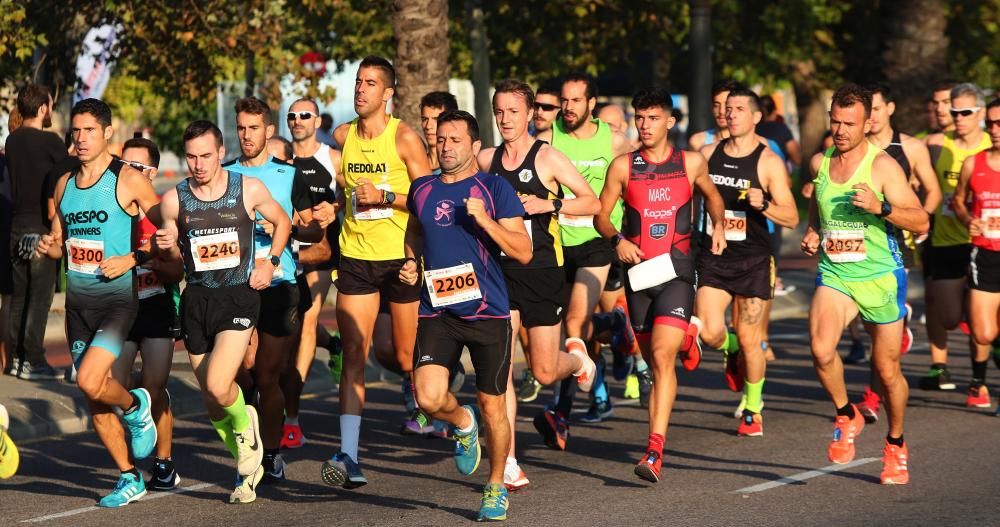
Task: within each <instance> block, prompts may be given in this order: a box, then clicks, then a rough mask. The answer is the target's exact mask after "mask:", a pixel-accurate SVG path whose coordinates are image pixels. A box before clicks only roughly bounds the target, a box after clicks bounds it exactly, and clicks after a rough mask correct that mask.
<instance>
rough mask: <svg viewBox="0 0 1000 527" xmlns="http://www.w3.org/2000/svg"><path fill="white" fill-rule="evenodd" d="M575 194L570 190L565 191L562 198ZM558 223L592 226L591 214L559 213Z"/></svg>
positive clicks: (571, 196)
mask: <svg viewBox="0 0 1000 527" xmlns="http://www.w3.org/2000/svg"><path fill="white" fill-rule="evenodd" d="M575 197H576V196H575V195H573V193H572V192H570V191H568V190H567V191H566V192H565V198H564V199H573V198H575ZM559 225H562V226H564V227H590V228H593V227H594V217H593V216H574V215H572V214H563V213H562V212H560V213H559Z"/></svg>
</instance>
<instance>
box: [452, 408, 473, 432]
mask: <svg viewBox="0 0 1000 527" xmlns="http://www.w3.org/2000/svg"><path fill="white" fill-rule="evenodd" d="M463 409H464V410H465V411H466V412H469V419H471V422H470V423H469V426H468V427H467V428H458V429H456V430H455V431H456V432H458V433H459V434H462V435H464V436H467V435H469V434H471V433H472V427H473V426H475V425H476V414H474V413H472V412H471V411H470V410H469V409H468V408H463Z"/></svg>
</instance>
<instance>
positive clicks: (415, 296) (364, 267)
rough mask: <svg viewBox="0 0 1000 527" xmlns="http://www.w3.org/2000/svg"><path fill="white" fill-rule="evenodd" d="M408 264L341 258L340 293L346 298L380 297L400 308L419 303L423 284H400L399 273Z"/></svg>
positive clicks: (339, 269) (338, 283) (338, 272)
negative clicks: (351, 296)
mask: <svg viewBox="0 0 1000 527" xmlns="http://www.w3.org/2000/svg"><path fill="white" fill-rule="evenodd" d="M405 261H406V260H405V259H398V260H380V261H368V260H358V259H355V258H350V257H348V256H341V257H340V266H339V267H338V269H337V275H338V278H337V291H338V292H340V293H343V294H345V295H370V294H372V293H381V295H382V296H383V297H388V298H389V301H390V302H394V303H397V304H406V303H409V302H416V301H417V300H420V281H419V280H418V281H417V283H416V284H414V285H406V284H404V283H402V282H400V281H399V269H400V268H401V267H403V263H404V262H405ZM418 271H419V269H418Z"/></svg>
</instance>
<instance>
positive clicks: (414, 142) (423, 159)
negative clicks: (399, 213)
mask: <svg viewBox="0 0 1000 527" xmlns="http://www.w3.org/2000/svg"><path fill="white" fill-rule="evenodd" d="M396 151H397V152H399V158H400V159H402V160H403V163H405V164H406V173H407V175H408V176H410V181H411V182H413V181H416V180H417V178H421V177H424V176H427V175H430V174H431V165H430V160H428V159H427V151H426V150H425V149H424V142H423V140H421V139H420V136H419V135H417V133H416V132H414V131H413V129H412V128H410V127H409V125H407V124H406V123H404V122H402V121H401V122H400V123H399V127H398V128H397V129H396ZM406 199H407V196H406V194H404V193H402V192H400V193H395V199H394V200H393V201H392V203H390V204H389V205H390V206H391V207H393V208H396V209H399V210H403V211H405V210H407V208H406Z"/></svg>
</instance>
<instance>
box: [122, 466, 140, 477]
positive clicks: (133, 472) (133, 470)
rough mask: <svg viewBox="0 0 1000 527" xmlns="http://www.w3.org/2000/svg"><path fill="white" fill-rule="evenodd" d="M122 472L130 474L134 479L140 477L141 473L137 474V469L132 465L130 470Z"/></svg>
mask: <svg viewBox="0 0 1000 527" xmlns="http://www.w3.org/2000/svg"><path fill="white" fill-rule="evenodd" d="M122 474H132V475H133V476H135V479H137V480H138V479H142V475H140V474H139V469H137V468H135V467H132V470H123V471H122Z"/></svg>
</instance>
